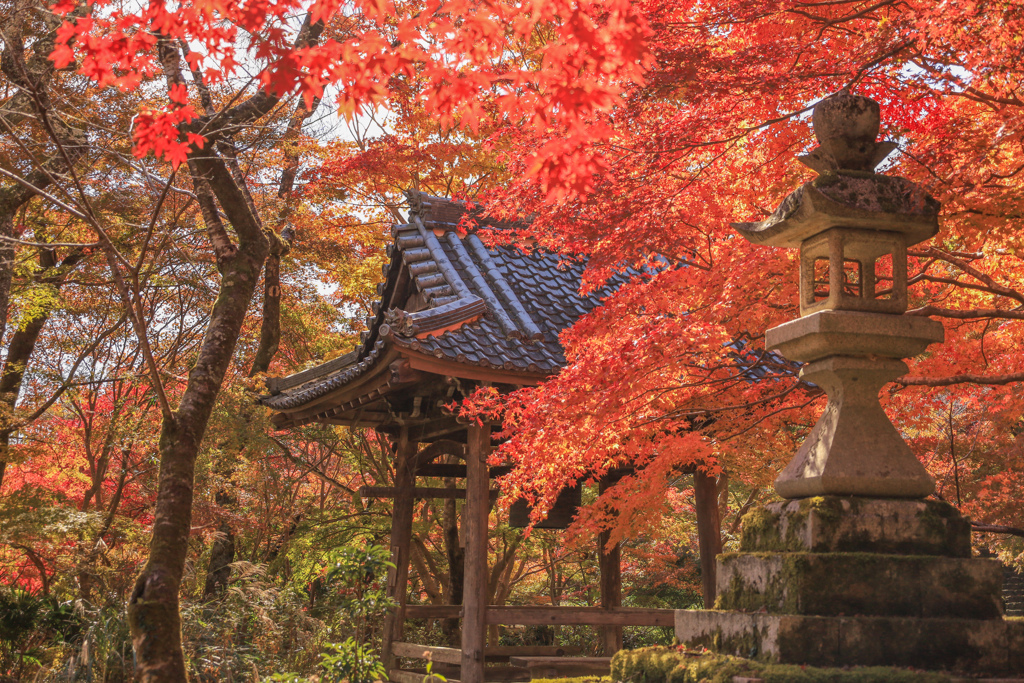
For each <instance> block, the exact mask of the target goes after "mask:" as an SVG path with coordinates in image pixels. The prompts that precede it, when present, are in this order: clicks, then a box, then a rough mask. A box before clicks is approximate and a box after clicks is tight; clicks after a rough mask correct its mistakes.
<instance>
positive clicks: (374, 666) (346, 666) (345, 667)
mask: <svg viewBox="0 0 1024 683" xmlns="http://www.w3.org/2000/svg"><path fill="white" fill-rule="evenodd" d="M327 647H328V652H325V653H324V654H323V656H322V659H321V661H320V668H321V669H322V670H323V675H322V676H321V677H320V680H321V681H322V682H323V683H342V681H348V682H349V683H373V681H379V680H383V679H384V678H385V673H386V672H385V671H384V664H383V663H381V661H380V659H378V657H377V655H376V653H375V652H374V651H373V650H372V649H371V648H369V647H365V646H363V645H360V644H359V643H357V642H356V641H355V640H353V639H352V638H349V639H348V640H345V641H343V642H341V643H336V644H332V645H328V646H327Z"/></svg>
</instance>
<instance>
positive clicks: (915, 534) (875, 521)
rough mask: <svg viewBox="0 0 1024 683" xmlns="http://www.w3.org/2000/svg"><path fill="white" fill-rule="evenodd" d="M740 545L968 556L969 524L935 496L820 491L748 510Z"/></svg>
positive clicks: (767, 549)
mask: <svg viewBox="0 0 1024 683" xmlns="http://www.w3.org/2000/svg"><path fill="white" fill-rule="evenodd" d="M740 550H741V551H744V552H782V551H790V552H874V553H889V554H895V555H941V556H946V557H970V556H971V525H970V522H969V521H968V520H967V519H966V518H965V517H963V516H962V515H961V514H960V513H959V512H957V510H956V508H954V507H953V506H952V505H949V504H948V503H943V502H940V501H937V500H899V499H873V498H854V497H840V496H821V497H817V498H804V499H801V500H790V501H783V502H779V503H771V504H769V505H766V506H765V507H763V508H757V509H755V510H752V511H751V512H749V513H747V515H746V516H745V517H744V518H743V527H742V532H741V535H740Z"/></svg>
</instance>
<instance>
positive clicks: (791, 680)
mask: <svg viewBox="0 0 1024 683" xmlns="http://www.w3.org/2000/svg"><path fill="white" fill-rule="evenodd" d="M611 673H612V675H611V680H612V681H616V682H617V683H619V682H621V683H731V681H732V679H733V676H743V677H747V678H758V679H761V680H763V681H764V683H948V682H949V681H952V680H954V679H953V678H951V677H950V676H947V675H945V674H940V673H930V672H923V671H912V670H909V669H897V668H892V667H853V668H850V669H825V668H818V667H812V666H796V665H792V664H766V663H763V662H755V661H752V660H749V659H743V658H741V657H731V656H728V655H717V654H708V653H700V652H695V651H692V650H689V651H688V650H686V649H685V648H682V647H649V648H641V649H639V650H623V651H621V652H619V653H617V654H616V655H615V656H614V657H613V658H612V672H611ZM559 680H562V681H567V680H572V681H581V682H582V681H583V680H584V679H559ZM596 680H597V679H587V681H588V682H589V681H596Z"/></svg>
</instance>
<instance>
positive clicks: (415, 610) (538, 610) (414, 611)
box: [405, 605, 675, 626]
mask: <svg viewBox="0 0 1024 683" xmlns="http://www.w3.org/2000/svg"><path fill="white" fill-rule="evenodd" d="M460 609H461V608H460V607H459V606H458V605H408V606H407V607H406V608H405V616H406V618H407V619H450V618H453V617H458V616H459V611H460ZM487 623H488V624H501V625H521V626H534V625H545V624H550V625H562V626H574V625H582V626H588V625H589V626H602V625H605V624H607V625H619V626H674V625H675V610H671V609H647V608H643V607H612V608H608V609H605V608H604V607H546V606H541V607H534V606H529V607H516V606H514V605H489V606H488V607H487Z"/></svg>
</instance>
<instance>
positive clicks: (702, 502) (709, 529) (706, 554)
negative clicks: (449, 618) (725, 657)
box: [693, 469, 722, 609]
mask: <svg viewBox="0 0 1024 683" xmlns="http://www.w3.org/2000/svg"><path fill="white" fill-rule="evenodd" d="M693 497H694V507H695V508H696V510H697V542H698V544H699V546H700V578H701V583H702V584H703V588H704V609H713V608H714V606H715V566H716V565H715V556H716V555H718V554H719V553H720V552H722V527H721V523H720V521H719V518H718V482H717V480H716V479H715V478H714V477H710V476H708V475H707V474H705V473H704V472H702V471H701V470H700V469H698V470H697V471H696V472H694V473H693Z"/></svg>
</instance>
